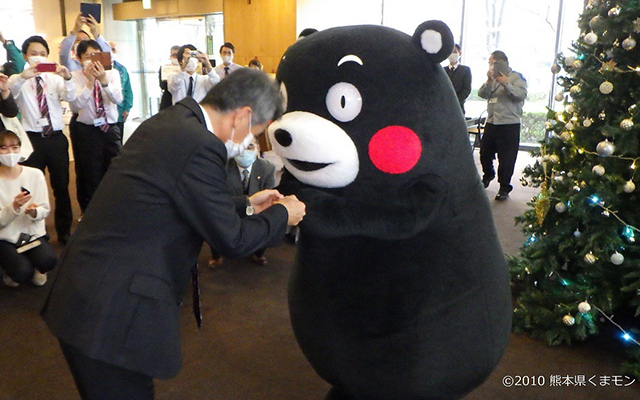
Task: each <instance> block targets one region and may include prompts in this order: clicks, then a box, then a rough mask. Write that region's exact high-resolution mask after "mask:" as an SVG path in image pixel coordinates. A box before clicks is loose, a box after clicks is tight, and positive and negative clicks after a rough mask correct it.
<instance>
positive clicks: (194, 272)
mask: <svg viewBox="0 0 640 400" xmlns="http://www.w3.org/2000/svg"><path fill="white" fill-rule="evenodd" d="M191 283H192V284H193V315H194V316H195V317H196V324H197V325H198V328H200V329H202V308H201V307H200V306H201V304H200V286H199V285H198V263H197V262H196V264H195V265H194V266H193V268H191Z"/></svg>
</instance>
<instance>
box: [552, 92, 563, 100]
mask: <svg viewBox="0 0 640 400" xmlns="http://www.w3.org/2000/svg"><path fill="white" fill-rule="evenodd" d="M554 99H555V100H556V101H562V100H564V93H562V92H560V93H558V94H556V95H555V97H554Z"/></svg>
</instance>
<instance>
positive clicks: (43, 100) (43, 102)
mask: <svg viewBox="0 0 640 400" xmlns="http://www.w3.org/2000/svg"><path fill="white" fill-rule="evenodd" d="M36 99H37V100H38V107H39V108H40V115H41V117H42V118H46V119H47V125H44V126H43V127H42V133H41V135H42V137H49V136H51V134H52V133H53V126H52V125H51V115H50V114H49V105H47V97H46V96H45V95H44V87H43V86H42V77H40V76H36Z"/></svg>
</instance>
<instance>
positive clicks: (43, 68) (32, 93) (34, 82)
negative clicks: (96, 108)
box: [8, 36, 76, 244]
mask: <svg viewBox="0 0 640 400" xmlns="http://www.w3.org/2000/svg"><path fill="white" fill-rule="evenodd" d="M22 57H23V58H24V60H25V61H27V62H28V64H29V66H28V67H27V68H25V69H24V71H22V73H20V74H16V75H12V76H11V77H10V78H9V82H8V83H9V89H10V90H11V94H12V95H13V97H14V99H15V100H16V102H17V103H18V107H19V108H20V115H21V116H22V126H23V127H24V130H25V131H26V132H27V135H28V136H29V140H30V141H31V144H32V146H33V153H32V154H31V156H30V157H29V158H28V159H27V160H26V161H25V162H24V165H27V166H29V167H34V168H38V169H40V170H41V171H42V172H44V170H45V168H46V169H48V170H49V177H50V181H51V187H52V189H53V195H54V197H55V214H54V215H55V226H56V232H57V234H58V241H60V242H61V243H62V244H66V243H67V241H68V240H69V235H70V233H71V220H72V218H73V214H72V211H71V199H70V197H69V141H68V140H67V137H66V136H65V135H64V134H63V133H62V129H63V128H64V122H63V120H62V104H61V101H73V100H75V98H76V91H75V87H74V85H73V82H72V81H71V73H70V72H69V69H67V67H65V66H63V65H60V64H57V63H55V62H51V61H49V60H48V58H47V57H49V45H48V43H47V41H46V40H44V38H42V37H41V36H31V37H30V38H28V39H27V40H25V41H24V43H23V44H22Z"/></svg>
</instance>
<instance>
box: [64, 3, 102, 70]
mask: <svg viewBox="0 0 640 400" xmlns="http://www.w3.org/2000/svg"><path fill="white" fill-rule="evenodd" d="M83 25H87V26H88V27H89V30H90V31H91V34H92V35H93V37H94V38H95V39H94V40H95V41H96V43H98V45H99V46H100V50H101V51H106V52H111V46H110V45H109V43H108V42H107V41H106V40H105V39H104V38H103V37H102V35H100V31H99V30H98V23H97V22H96V20H95V19H94V18H93V16H91V15H89V17H86V18H85V17H84V16H83V15H82V13H80V14H78V16H77V17H76V23H75V25H74V27H73V29H72V30H71V32H69V35H67V37H65V38H64V39H62V42H60V64H62V65H64V66H65V67H67V68H69V71H72V72H73V71H76V70H79V69H82V63H81V62H80V60H79V58H78V55H77V53H76V51H77V46H78V44H79V43H80V42H83V41H85V40H91V36H89V34H88V33H87V32H85V31H83V30H82V26H83Z"/></svg>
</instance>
